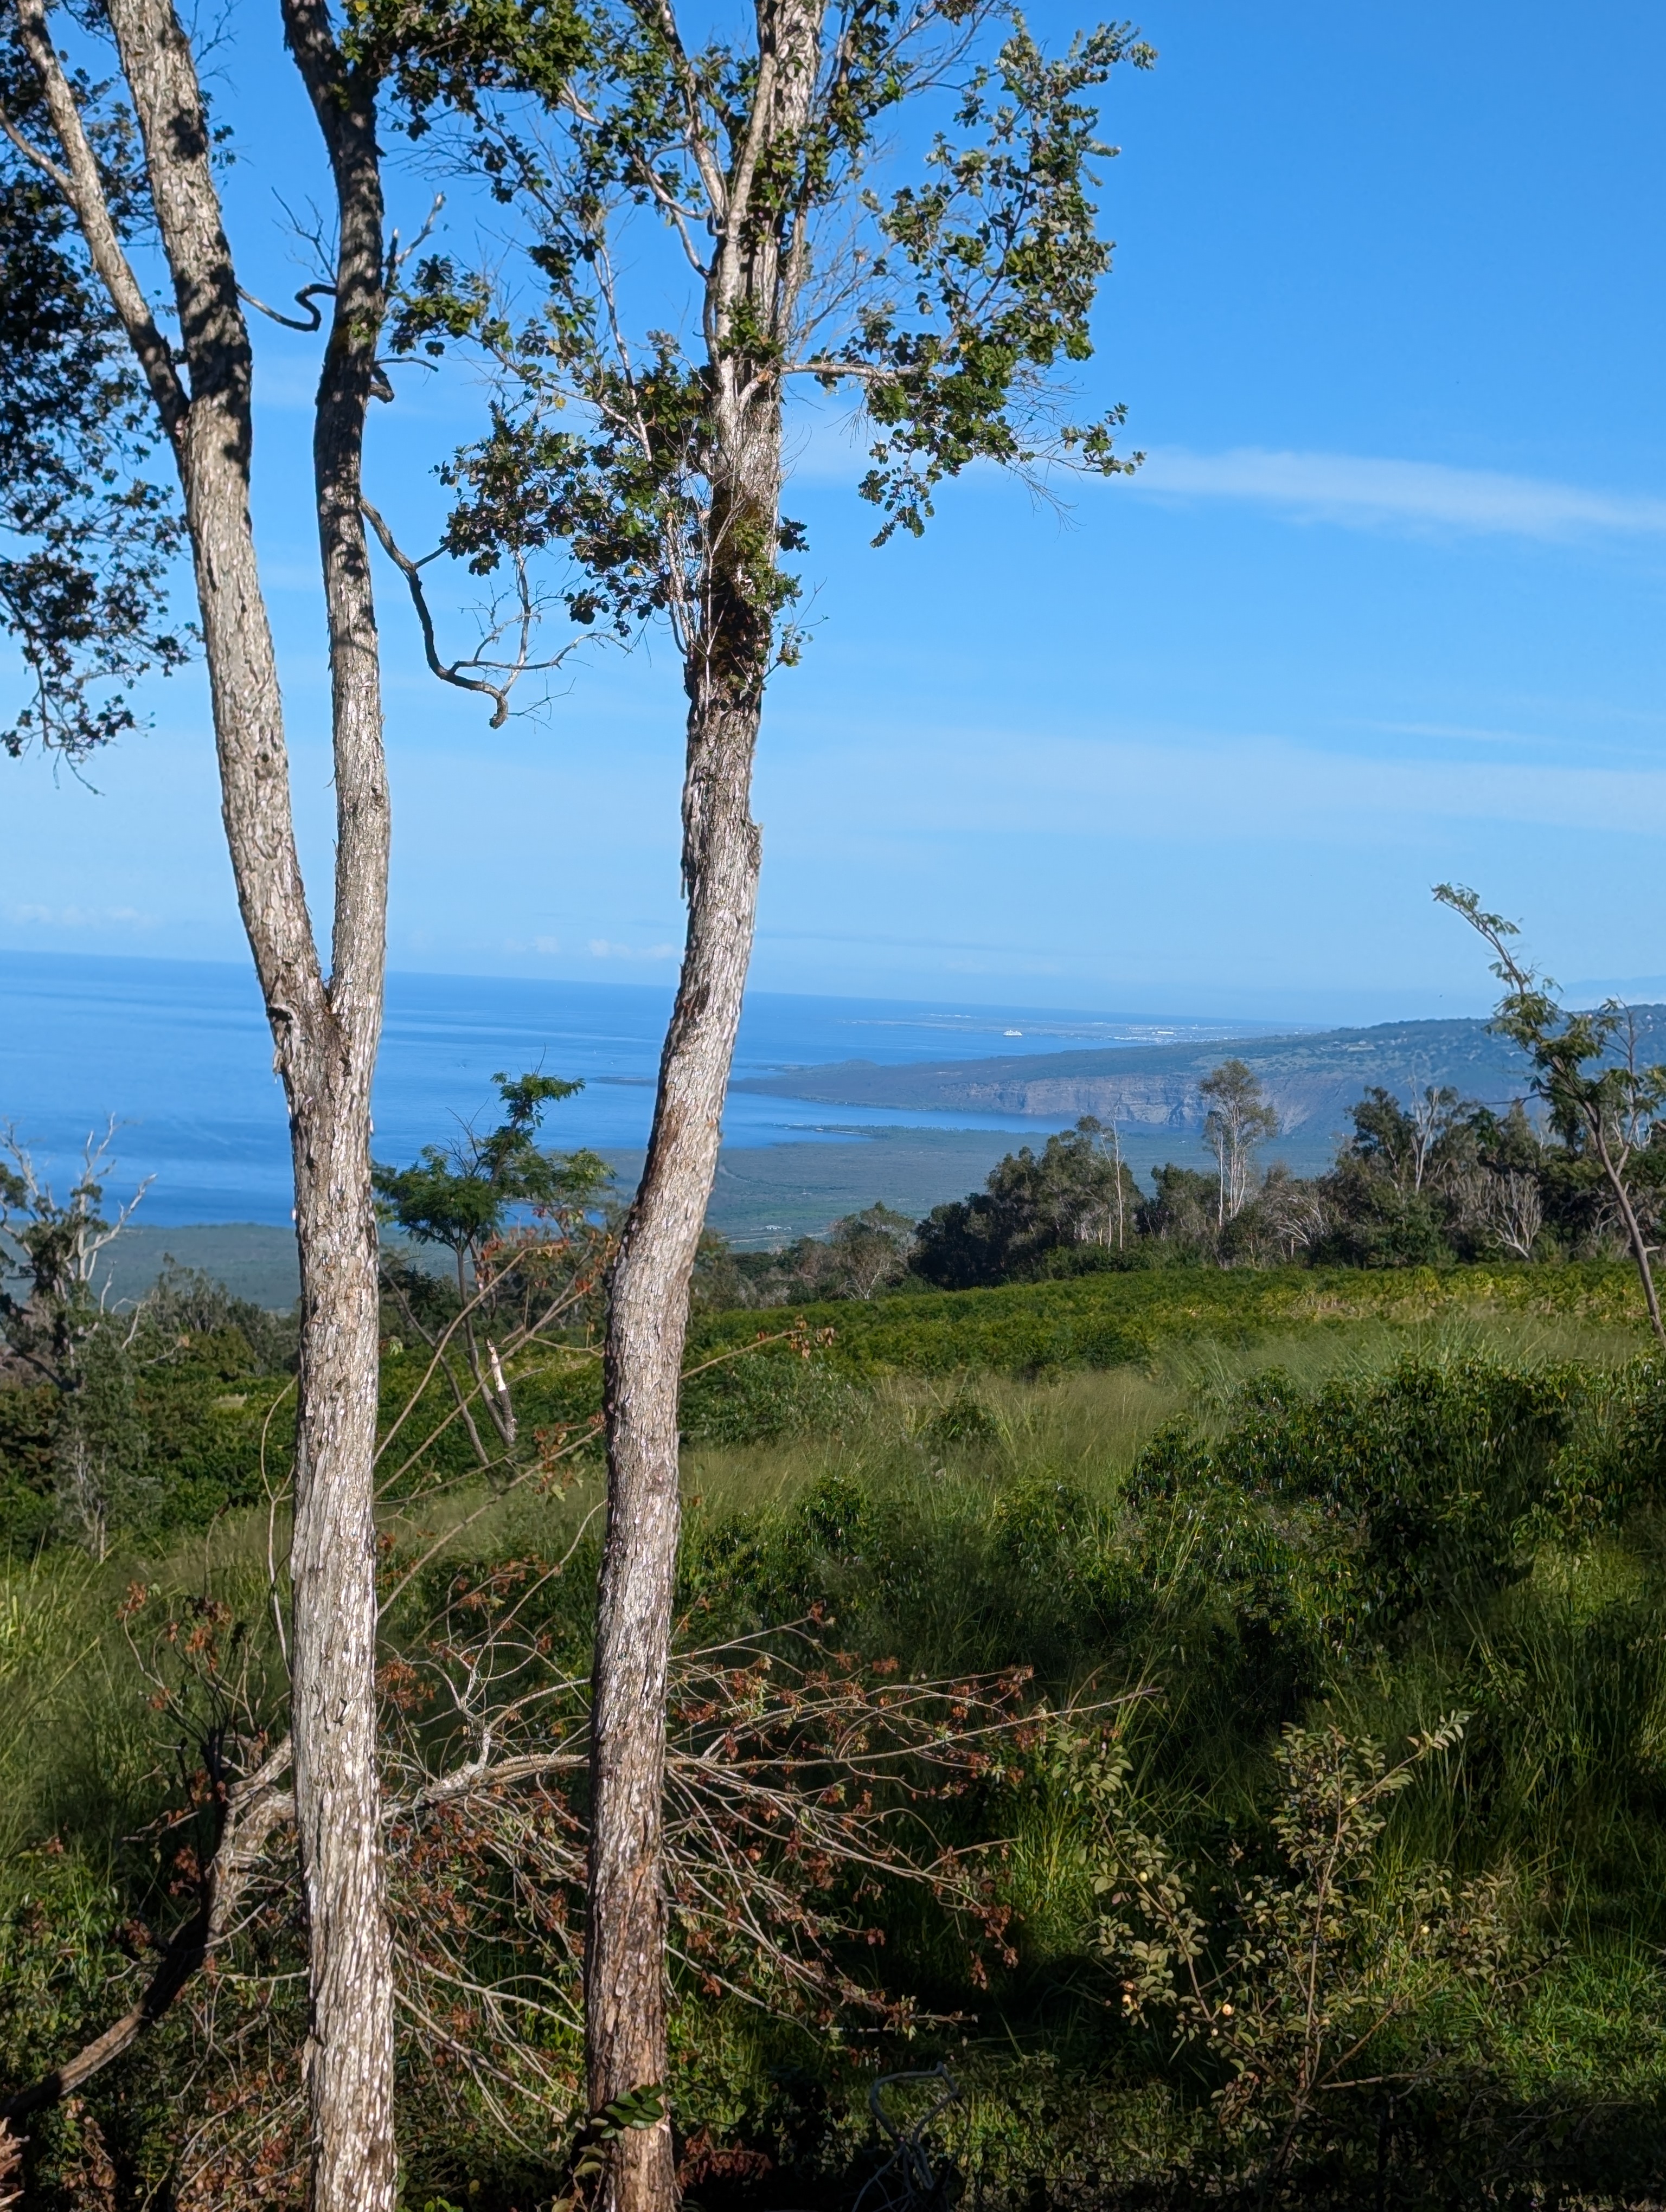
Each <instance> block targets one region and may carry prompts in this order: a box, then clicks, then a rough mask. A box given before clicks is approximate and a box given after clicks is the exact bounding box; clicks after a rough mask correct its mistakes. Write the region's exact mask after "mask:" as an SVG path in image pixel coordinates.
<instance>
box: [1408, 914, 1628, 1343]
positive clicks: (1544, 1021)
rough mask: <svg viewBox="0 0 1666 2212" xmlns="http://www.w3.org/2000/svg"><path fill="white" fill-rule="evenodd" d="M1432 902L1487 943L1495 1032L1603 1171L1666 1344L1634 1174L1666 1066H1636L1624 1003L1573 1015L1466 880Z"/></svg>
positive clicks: (1556, 1125)
mask: <svg viewBox="0 0 1666 2212" xmlns="http://www.w3.org/2000/svg"><path fill="white" fill-rule="evenodd" d="M1434 896H1435V898H1436V900H1437V901H1438V903H1439V904H1440V905H1442V906H1444V907H1450V908H1451V910H1452V912H1453V913H1454V914H1456V915H1461V916H1462V919H1463V920H1464V921H1467V922H1468V924H1469V927H1471V928H1472V929H1473V930H1474V931H1475V932H1476V933H1478V934H1479V935H1480V937H1481V939H1483V940H1484V942H1485V943H1486V944H1487V945H1490V946H1491V948H1492V951H1493V963H1492V965H1493V975H1496V976H1497V977H1498V979H1499V981H1500V982H1501V983H1502V984H1503V985H1504V986H1505V994H1504V996H1503V998H1502V999H1501V1000H1499V1006H1498V1011H1497V1012H1496V1013H1494V1015H1493V1028H1494V1030H1497V1031H1498V1032H1499V1035H1500V1036H1507V1037H1510V1038H1511V1039H1513V1041H1514V1042H1516V1043H1517V1044H1518V1045H1519V1046H1520V1047H1521V1048H1522V1050H1523V1052H1524V1053H1525V1054H1527V1056H1528V1058H1529V1060H1531V1062H1532V1063H1533V1071H1534V1072H1533V1084H1532V1087H1533V1091H1534V1094H1535V1097H1539V1098H1541V1099H1543V1101H1544V1103H1545V1104H1546V1106H1547V1108H1548V1109H1549V1114H1550V1125H1551V1127H1552V1128H1553V1129H1554V1131H1555V1133H1556V1134H1557V1135H1558V1136H1559V1137H1560V1139H1562V1142H1563V1143H1564V1144H1565V1145H1566V1146H1567V1148H1568V1151H1569V1152H1571V1153H1575V1154H1581V1153H1582V1154H1584V1156H1585V1157H1587V1158H1590V1159H1592V1160H1594V1161H1595V1162H1596V1165H1597V1167H1598V1168H1599V1169H1600V1170H1601V1171H1602V1179H1603V1181H1604V1182H1605V1183H1606V1184H1607V1186H1608V1194H1609V1197H1610V1199H1611V1200H1612V1201H1613V1205H1614V1213H1615V1215H1616V1217H1617V1218H1618V1219H1619V1222H1620V1226H1621V1229H1622V1231H1623V1233H1624V1236H1625V1238H1626V1245H1627V1248H1628V1249H1629V1250H1630V1252H1631V1255H1632V1258H1633V1261H1634V1262H1635V1264H1636V1267H1637V1273H1638V1279H1639V1282H1640V1283H1641V1284H1642V1285H1643V1297H1644V1303H1645V1304H1646V1306H1647V1308H1648V1311H1649V1322H1650V1326H1651V1328H1653V1330H1654V1333H1655V1334H1656V1336H1657V1338H1658V1339H1659V1340H1660V1342H1661V1344H1662V1346H1666V1324H1663V1322H1662V1319H1661V1312H1660V1297H1659V1293H1658V1291H1657V1289H1656V1287H1655V1278H1654V1267H1653V1264H1652V1263H1653V1257H1654V1251H1655V1247H1654V1246H1653V1245H1652V1244H1651V1243H1650V1241H1649V1240H1650V1237H1651V1233H1652V1232H1653V1231H1654V1230H1655V1228H1656V1212H1657V1203H1658V1201H1657V1200H1651V1199H1650V1198H1648V1197H1646V1196H1645V1193H1644V1190H1643V1188H1642V1184H1641V1182H1640V1180H1639V1175H1638V1169H1639V1165H1640V1164H1641V1161H1642V1157H1643V1155H1644V1154H1645V1152H1648V1151H1649V1149H1650V1148H1651V1146H1653V1145H1654V1144H1655V1143H1656V1141H1657V1136H1658V1134H1659V1133H1662V1131H1663V1128H1666V1122H1663V1115H1662V1109H1663V1107H1666V1066H1650V1067H1645V1066H1639V1062H1638V1056H1637V1031H1636V1025H1635V1024H1634V1022H1633V1019H1632V1016H1631V1013H1630V1011H1629V1009H1628V1008H1626V1006H1622V1005H1621V1003H1620V1000H1618V999H1608V1000H1604V1002H1603V1004H1602V1006H1598V1007H1596V1008H1595V1009H1594V1010H1593V1011H1591V1012H1584V1013H1570V1012H1568V1011H1567V1009H1566V1007H1565V1006H1563V1005H1562V1004H1561V1002H1560V1000H1559V999H1558V998H1557V996H1556V986H1555V984H1554V982H1553V981H1551V980H1550V978H1549V977H1548V976H1541V975H1538V974H1537V973H1536V972H1535V970H1534V969H1532V968H1530V967H1527V966H1524V965H1523V963H1522V962H1521V961H1519V960H1518V959H1517V957H1516V955H1515V953H1514V952H1513V951H1511V946H1510V939H1511V938H1512V937H1517V936H1519V935H1520V934H1521V933H1520V930H1519V929H1518V928H1517V925H1516V924H1515V923H1514V922H1513V921H1506V920H1505V917H1504V915H1501V914H1488V913H1487V912H1486V911H1485V909H1484V908H1482V906H1481V899H1480V896H1479V895H1478V894H1477V893H1476V892H1474V891H1473V890H1468V889H1467V888H1466V887H1465V886H1464V885H1463V884H1436V885H1435V887H1434ZM1656 1157H1657V1158H1658V1154H1657V1155H1656Z"/></svg>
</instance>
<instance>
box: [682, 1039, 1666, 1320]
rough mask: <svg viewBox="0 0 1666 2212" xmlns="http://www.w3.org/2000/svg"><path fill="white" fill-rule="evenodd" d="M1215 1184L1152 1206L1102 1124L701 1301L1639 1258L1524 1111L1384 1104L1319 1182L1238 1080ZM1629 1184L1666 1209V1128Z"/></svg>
mask: <svg viewBox="0 0 1666 2212" xmlns="http://www.w3.org/2000/svg"><path fill="white" fill-rule="evenodd" d="M1201 1088H1202V1090H1203V1091H1204V1095H1205V1099H1206V1102H1207V1105H1208V1114H1207V1121H1206V1123H1205V1136H1206V1139H1207V1141H1208V1143H1209V1146H1210V1148H1211V1150H1212V1151H1213V1153H1214V1155H1215V1159H1216V1163H1217V1164H1216V1167H1215V1169H1214V1170H1213V1172H1209V1171H1206V1170H1200V1169H1196V1168H1189V1167H1181V1166H1177V1165H1173V1164H1170V1165H1168V1166H1165V1167H1161V1168H1158V1170H1156V1171H1155V1173H1154V1175H1153V1176H1152V1179H1151V1180H1152V1188H1150V1189H1149V1190H1146V1189H1145V1188H1141V1186H1140V1182H1139V1180H1138V1179H1137V1178H1136V1176H1134V1173H1133V1171H1132V1170H1130V1168H1129V1167H1128V1164H1127V1162H1126V1161H1125V1160H1124V1159H1123V1158H1122V1148H1121V1144H1120V1140H1119V1138H1118V1134H1117V1132H1116V1129H1115V1127H1109V1128H1108V1127H1105V1126H1104V1124H1102V1123H1101V1122H1099V1121H1096V1120H1094V1119H1092V1118H1091V1116H1090V1117H1087V1118H1085V1119H1083V1120H1082V1121H1078V1122H1077V1124H1076V1126H1075V1127H1074V1128H1073V1129H1068V1130H1066V1131H1063V1132H1062V1133H1060V1134H1058V1135H1056V1136H1053V1137H1049V1139H1048V1140H1047V1142H1046V1144H1045V1145H1044V1146H1043V1147H1042V1149H1041V1150H1040V1151H1039V1152H1037V1151H1036V1150H1035V1149H1033V1148H1032V1147H1031V1146H1028V1145H1025V1146H1023V1147H1022V1148H1021V1149H1020V1150H1018V1152H1009V1153H1008V1154H1007V1155H1006V1158H1004V1159H1002V1160H1001V1161H1000V1162H999V1163H998V1164H997V1165H996V1166H995V1167H994V1169H992V1170H991V1171H990V1173H989V1176H988V1179H987V1181H986V1182H985V1184H984V1187H983V1188H982V1190H978V1191H974V1192H972V1193H970V1194H969V1195H968V1196H967V1197H965V1198H963V1199H957V1200H953V1201H952V1202H951V1203H950V1204H947V1205H944V1206H936V1207H934V1208H933V1211H932V1212H930V1213H929V1214H927V1216H926V1218H925V1219H924V1220H923V1221H919V1222H910V1221H909V1220H908V1219H907V1218H906V1217H904V1216H903V1215H901V1214H898V1213H896V1212H892V1211H891V1209H890V1208H888V1207H885V1206H872V1207H870V1208H869V1209H868V1210H867V1211H866V1212H863V1213H857V1214H851V1215H849V1216H848V1217H847V1218H845V1219H844V1220H842V1221H840V1222H837V1223H836V1224H835V1225H834V1227H833V1230H832V1231H831V1234H830V1236H829V1237H827V1238H825V1239H821V1238H815V1237H805V1238H802V1239H800V1242H799V1243H796V1244H793V1245H790V1246H788V1247H787V1248H786V1249H783V1250H781V1251H776V1252H735V1251H732V1250H731V1249H729V1248H728V1247H727V1245H726V1244H725V1243H723V1242H722V1240H721V1238H718V1237H708V1239H707V1243H706V1246H705V1249H704V1251H703V1253H702V1259H701V1262H700V1266H699V1268H698V1270H697V1271H696V1300H697V1302H698V1303H699V1304H702V1305H703V1306H705V1307H707V1308H708V1309H715V1308H719V1307H723V1306H739V1305H779V1304H791V1303H793V1302H794V1301H796V1300H800V1299H806V1298H840V1297H845V1298H853V1297H856V1298H860V1297H873V1296H874V1295H876V1294H877V1293H879V1292H880V1291H885V1290H901V1289H913V1290H918V1289H921V1288H927V1287H929V1288H932V1289H936V1290H975V1289H981V1288H987V1287H988V1286H991V1285H995V1284H998V1283H1012V1282H1033V1281H1037V1280H1043V1279H1047V1278H1049V1277H1056V1276H1061V1275H1074V1274H1082V1273H1091V1272H1095V1271H1097V1270H1101V1269H1116V1268H1132V1267H1173V1266H1188V1267H1290V1266H1292V1265H1293V1266H1303V1267H1441V1266H1450V1265H1455V1264H1456V1263H1458V1262H1462V1261H1471V1262H1473V1261H1488V1260H1513V1261H1529V1260H1530V1261H1567V1260H1586V1259H1617V1258H1620V1257H1623V1256H1624V1255H1625V1251H1626V1240H1625V1237H1624V1233H1623V1230H1622V1225H1621V1224H1620V1220H1619V1218H1618V1216H1617V1214H1616V1212H1615V1208H1614V1200H1613V1198H1612V1195H1611V1193H1610V1191H1609V1188H1608V1182H1607V1180H1606V1178H1605V1177H1604V1175H1603V1173H1602V1167H1601V1165H1600V1164H1599V1163H1598V1161H1597V1160H1596V1158H1594V1157H1593V1156H1592V1154H1591V1152H1590V1148H1589V1146H1587V1145H1585V1144H1584V1142H1583V1141H1582V1139H1581V1138H1580V1135H1579V1133H1578V1132H1577V1131H1576V1132H1574V1133H1572V1134H1569V1135H1559V1134H1555V1133H1547V1132H1546V1131H1545V1130H1543V1129H1541V1127H1540V1126H1539V1125H1538V1124H1537V1123H1536V1122H1535V1121H1534V1120H1533V1119H1531V1118H1530V1117H1529V1114H1528V1112H1527V1110H1526V1107H1525V1105H1524V1104H1523V1102H1522V1101H1520V1100H1517V1101H1516V1102H1515V1103H1513V1104H1511V1106H1510V1107H1509V1109H1507V1110H1506V1111H1505V1112H1503V1113H1499V1112H1498V1111H1496V1110H1495V1109H1493V1108H1491V1107H1488V1106H1485V1105H1482V1104H1481V1103H1479V1102H1478V1101H1476V1100H1474V1099H1473V1098H1465V1097H1462V1096H1461V1095H1460V1093H1459V1092H1458V1091H1456V1089H1454V1088H1451V1087H1450V1086H1445V1087H1439V1088H1435V1087H1431V1088H1429V1089H1426V1090H1425V1091H1424V1092H1423V1093H1422V1094H1421V1096H1420V1097H1415V1098H1414V1099H1413V1100H1411V1101H1410V1102H1409V1103H1407V1102H1404V1101H1402V1100H1401V1099H1399V1098H1396V1097H1395V1096H1394V1095H1393V1094H1392V1093H1391V1092H1389V1091H1385V1090H1383V1089H1380V1088H1373V1089H1371V1090H1369V1091H1366V1092H1365V1096H1364V1097H1362V1098H1360V1099H1359V1101H1358V1102H1357V1103H1356V1104H1354V1105H1353V1107H1352V1108H1351V1109H1349V1114H1348V1119H1349V1121H1350V1123H1351V1125H1352V1126H1351V1128H1350V1130H1349V1133H1347V1135H1346V1136H1345V1137H1344V1138H1343V1139H1342V1140H1341V1143H1340V1145H1339V1146H1338V1148H1337V1152H1336V1158H1335V1163H1334V1164H1333V1165H1332V1166H1331V1167H1330V1168H1329V1170H1327V1171H1326V1172H1325V1173H1324V1174H1322V1175H1316V1176H1298V1175H1294V1174H1292V1172H1291V1170H1289V1169H1288V1168H1287V1167H1286V1166H1284V1165H1283V1164H1274V1165H1273V1166H1272V1167H1270V1168H1268V1169H1266V1170H1262V1168H1261V1167H1260V1166H1259V1165H1258V1164H1257V1161H1256V1152H1257V1150H1258V1148H1259V1146H1261V1145H1262V1143H1263V1142H1264V1141H1265V1140H1266V1139H1268V1137H1270V1136H1272V1135H1273V1134H1274V1133H1276V1121H1275V1120H1274V1115H1273V1114H1272V1111H1271V1109H1269V1108H1268V1104H1267V1102H1266V1099H1265V1097H1264V1096H1263V1095H1262V1091H1261V1086H1260V1085H1259V1082H1258V1081H1257V1079H1256V1076H1255V1075H1254V1073H1252V1071H1251V1070H1250V1069H1249V1067H1247V1066H1245V1065H1244V1063H1243V1061H1242V1060H1227V1061H1225V1062H1224V1063H1223V1064H1222V1066H1220V1067H1219V1068H1217V1069H1215V1070H1214V1071H1213V1073H1212V1074H1211V1075H1210V1076H1208V1077H1207V1078H1206V1079H1205V1080H1204V1083H1203V1085H1201ZM1641 1135H1642V1139H1643V1141H1642V1143H1641V1145H1640V1146H1639V1150H1638V1151H1637V1152H1636V1153H1635V1155H1634V1156H1633V1162H1632V1166H1631V1170H1630V1173H1631V1177H1632V1181H1633V1184H1634V1186H1635V1188H1636V1192H1637V1195H1638V1198H1639V1200H1641V1201H1642V1207H1641V1210H1642V1211H1644V1212H1648V1213H1649V1214H1651V1215H1653V1214H1657V1213H1658V1212H1660V1211H1661V1210H1662V1206H1663V1204H1666V1124H1661V1125H1657V1126H1656V1127H1654V1128H1653V1129H1651V1130H1649V1131H1645V1132H1642V1133H1641Z"/></svg>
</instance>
